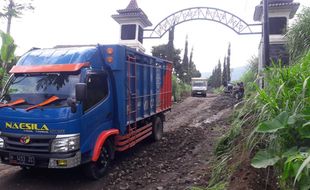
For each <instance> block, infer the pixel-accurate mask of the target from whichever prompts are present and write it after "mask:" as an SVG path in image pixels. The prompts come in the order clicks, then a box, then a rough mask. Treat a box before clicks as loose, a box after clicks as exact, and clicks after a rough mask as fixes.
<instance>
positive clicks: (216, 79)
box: [208, 60, 222, 88]
mask: <svg viewBox="0 0 310 190" xmlns="http://www.w3.org/2000/svg"><path fill="white" fill-rule="evenodd" d="M221 67H222V66H221V61H220V60H219V62H218V64H217V66H216V67H215V68H214V69H213V71H212V75H211V76H210V78H209V82H208V85H209V86H211V87H213V88H219V87H220V86H221V85H222V68H221Z"/></svg>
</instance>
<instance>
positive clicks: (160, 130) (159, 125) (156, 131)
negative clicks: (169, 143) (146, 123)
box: [152, 117, 164, 141]
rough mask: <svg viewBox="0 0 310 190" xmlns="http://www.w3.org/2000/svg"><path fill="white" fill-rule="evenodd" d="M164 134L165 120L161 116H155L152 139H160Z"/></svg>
mask: <svg viewBox="0 0 310 190" xmlns="http://www.w3.org/2000/svg"><path fill="white" fill-rule="evenodd" d="M163 134H164V127H163V121H162V119H161V118H160V117H155V118H154V120H153V124H152V140H153V141H159V140H160V139H161V138H162V137H163Z"/></svg>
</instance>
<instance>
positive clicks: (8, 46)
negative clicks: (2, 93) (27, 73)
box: [0, 30, 16, 89]
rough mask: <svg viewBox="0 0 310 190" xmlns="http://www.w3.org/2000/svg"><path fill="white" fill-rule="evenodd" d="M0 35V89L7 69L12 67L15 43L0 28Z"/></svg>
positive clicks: (5, 77)
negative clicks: (0, 43) (0, 40)
mask: <svg viewBox="0 0 310 190" xmlns="http://www.w3.org/2000/svg"><path fill="white" fill-rule="evenodd" d="M0 36H1V39H2V45H1V50H0V52H1V56H0V60H1V61H0V62H1V65H0V89H2V87H3V86H4V83H5V82H6V80H7V79H8V69H10V67H12V65H13V64H14V63H15V55H14V52H15V49H16V45H15V44H14V40H13V38H12V37H11V36H10V35H8V34H6V33H4V32H2V31H1V30H0Z"/></svg>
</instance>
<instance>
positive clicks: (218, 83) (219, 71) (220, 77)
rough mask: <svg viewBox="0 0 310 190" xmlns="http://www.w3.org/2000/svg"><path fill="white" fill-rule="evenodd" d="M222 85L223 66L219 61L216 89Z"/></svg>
mask: <svg viewBox="0 0 310 190" xmlns="http://www.w3.org/2000/svg"><path fill="white" fill-rule="evenodd" d="M221 85H222V64H221V61H220V60H219V63H218V65H217V71H216V87H220V86H221Z"/></svg>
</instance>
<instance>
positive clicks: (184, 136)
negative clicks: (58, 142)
mask: <svg viewBox="0 0 310 190" xmlns="http://www.w3.org/2000/svg"><path fill="white" fill-rule="evenodd" d="M232 103H233V102H232V100H231V99H230V98H227V97H225V96H215V95H210V96H208V97H207V98H199V97H189V98H187V99H185V100H184V101H183V102H182V103H178V104H175V105H174V106H173V110H172V112H170V113H168V114H167V116H166V119H167V121H166V122H165V134H164V138H163V139H162V140H161V141H160V142H156V143H150V142H144V143H140V144H139V145H138V146H137V147H135V148H133V149H131V150H129V151H127V152H125V153H119V154H118V155H117V159H116V160H115V161H114V162H113V163H112V166H111V168H110V171H109V172H108V173H107V175H106V176H105V177H104V178H102V179H101V180H98V181H90V180H88V179H86V178H85V177H84V176H83V175H82V174H81V171H80V169H79V168H77V169H70V170H38V171H35V172H31V173H29V172H25V171H22V170H21V169H20V168H19V167H12V166H5V165H2V164H0V188H1V189H10V190H14V189H23V190H26V189H40V190H41V189H44V190H48V189H121V190H125V189H133V190H135V189H155V190H161V189H187V188H190V187H199V186H202V187H206V186H207V185H208V180H209V178H210V176H211V172H210V160H211V158H212V155H213V149H214V148H215V145H216V142H217V140H218V139H219V138H220V137H221V136H222V135H223V134H224V133H225V132H226V131H227V130H228V129H229V122H228V118H229V117H230V115H231V112H232V108H231V107H232Z"/></svg>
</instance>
